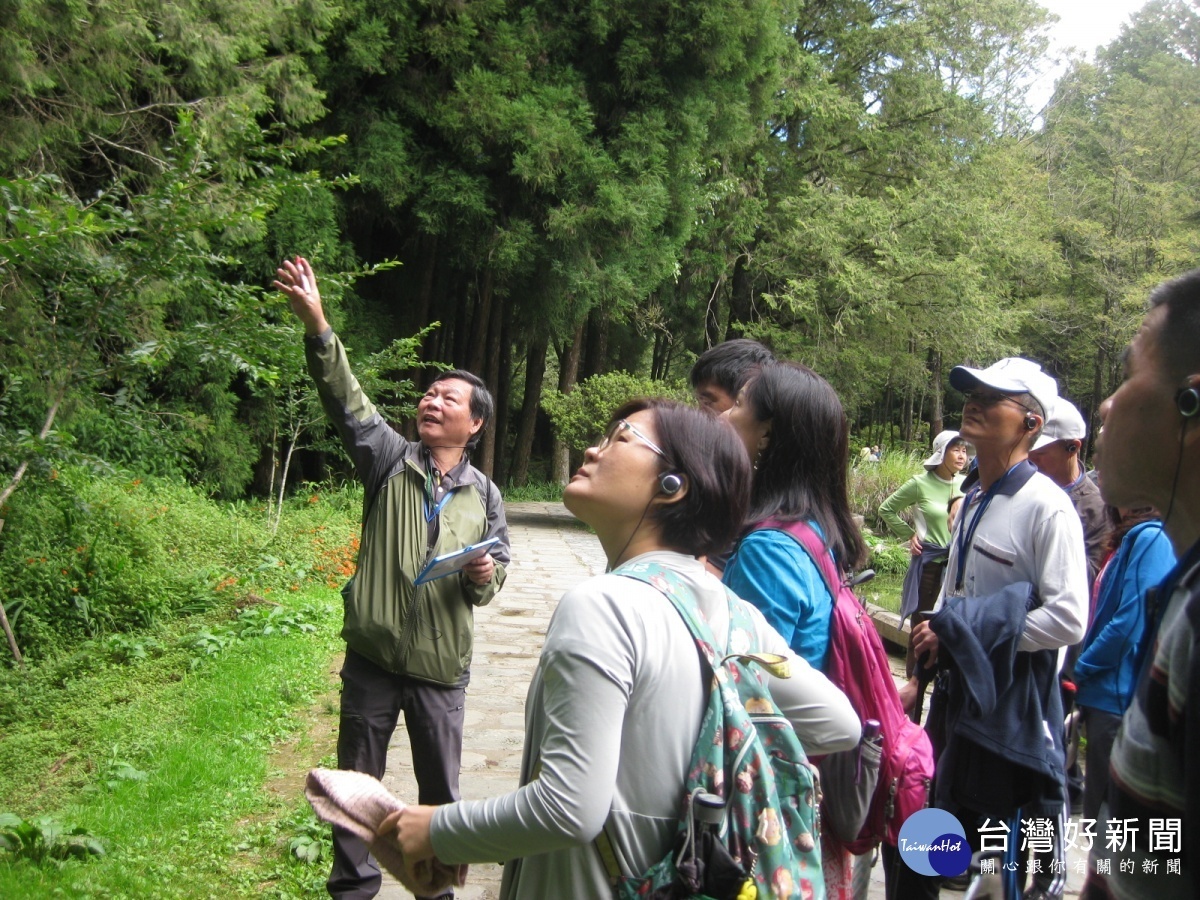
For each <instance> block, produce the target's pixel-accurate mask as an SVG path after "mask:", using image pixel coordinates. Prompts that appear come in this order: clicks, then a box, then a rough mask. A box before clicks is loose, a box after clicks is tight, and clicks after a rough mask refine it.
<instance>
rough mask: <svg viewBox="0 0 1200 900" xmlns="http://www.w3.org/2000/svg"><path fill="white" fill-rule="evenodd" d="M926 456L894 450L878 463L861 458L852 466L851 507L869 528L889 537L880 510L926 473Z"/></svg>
mask: <svg viewBox="0 0 1200 900" xmlns="http://www.w3.org/2000/svg"><path fill="white" fill-rule="evenodd" d="M922 459H924V454H921V453H905V452H904V451H902V450H893V451H889V452H888V453H885V454H883V458H882V459H880V460H878V461H861V460H859V459H858V458H857V457H856V458H855V460H854V464H853V465H852V466H851V467H850V485H849V492H850V508H851V509H852V510H853V511H854V512H855V513H857V514H858V515H860V516H862V517H863V518H864V519H865V520H866V523H867V525H868V526H869V527H871V528H872V529H874V530H876V531H878V532H879V533H880V534H887V525H886V524H885V523H884V521H883V520H882V519H880V518H879V507H880V505H881V504H882V503H883V501H884V500H886V499H887V498H888V497H890V496H891V495H892V494H893V493H895V491H896V489H897V488H899V487H900V485H902V484H904V482H906V481H908V479H910V478H912V477H913V476H914V475H919V474H920V473H921V471H922V467H921V461H922Z"/></svg>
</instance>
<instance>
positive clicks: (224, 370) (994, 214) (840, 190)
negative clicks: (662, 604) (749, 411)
mask: <svg viewBox="0 0 1200 900" xmlns="http://www.w3.org/2000/svg"><path fill="white" fill-rule="evenodd" d="M1049 21H1050V19H1049V14H1048V13H1047V12H1046V11H1045V10H1044V9H1043V8H1041V7H1039V6H1038V5H1037V4H1036V3H1034V2H1032V0H921V2H911V0H830V2H824V0H818V2H809V3H802V4H801V3H791V2H788V0H709V2H705V3H682V2H678V0H649V2H647V0H639V2H637V3H633V2H625V0H593V2H588V3H583V2H568V3H563V2H560V0H553V2H546V0H432V2H427V0H420V2H417V0H413V2H399V3H398V2H391V0H389V2H386V3H385V2H379V0H300V2H297V0H216V2H206V3H196V2H180V3H173V4H160V3H157V2H144V0H120V2H115V3H104V4H98V3H84V2H76V0H68V2H62V0H53V2H42V0H16V2H11V3H6V4H4V5H3V6H2V7H0V197H2V198H3V202H4V217H3V225H2V226H0V304H2V306H3V312H4V320H5V326H6V327H5V329H4V335H3V339H2V340H0V471H2V472H3V474H4V478H3V480H2V483H0V518H3V517H4V516H6V515H7V516H9V519H10V521H9V524H8V530H7V531H6V532H3V533H2V534H3V542H4V547H3V550H2V551H0V552H4V553H8V555H10V556H11V555H12V554H11V553H10V552H9V551H10V550H11V548H12V546H13V545H14V542H21V541H22V538H21V536H20V535H18V534H16V533H14V531H15V528H14V526H15V522H13V521H11V514H12V513H13V512H14V510H15V509H17V507H14V506H13V505H12V504H14V503H19V502H26V503H36V502H37V501H36V498H35V497H32V496H31V498H30V499H28V500H26V501H19V500H18V498H19V497H20V496H21V494H22V493H25V494H29V495H35V494H36V493H37V492H38V491H39V490H49V489H50V488H48V487H47V485H49V484H50V483H51V482H52V481H53V478H52V477H51V475H52V474H53V473H55V472H57V471H59V470H60V469H62V468H63V467H68V466H85V467H91V470H92V471H94V472H96V473H103V472H121V473H130V474H132V476H134V477H151V476H154V477H163V478H167V479H174V480H176V481H180V482H184V483H186V484H189V485H192V486H193V487H194V488H196V489H197V490H199V491H200V492H202V493H203V494H205V495H207V496H209V497H211V498H214V499H215V500H219V501H233V500H243V499H254V498H265V499H266V502H267V503H268V504H269V509H268V521H269V522H270V527H271V528H273V529H274V528H278V524H279V516H280V511H281V509H282V501H283V499H284V498H285V496H286V495H288V494H289V493H290V492H294V490H296V489H297V488H298V487H299V486H301V485H303V484H304V483H306V482H313V481H320V480H323V479H328V478H329V477H330V476H331V475H334V476H345V475H346V474H347V470H346V468H345V463H344V461H342V460H341V459H340V458H338V457H336V450H335V448H333V447H332V445H331V444H330V443H329V440H328V435H327V432H326V429H325V426H324V423H323V420H322V416H321V414H320V411H319V408H318V407H317V406H316V405H315V403H314V398H313V392H312V390H311V388H310V385H309V383H308V379H307V376H306V374H305V372H304V366H303V358H302V349H301V341H300V336H299V330H298V328H297V327H296V324H295V323H294V322H293V321H292V320H291V318H290V316H289V315H288V313H287V309H286V305H285V304H284V303H282V302H281V301H280V299H279V298H278V296H276V295H274V294H272V292H271V291H270V288H269V287H268V285H269V282H270V280H271V278H272V273H273V270H274V268H275V266H276V265H277V263H278V260H279V259H280V258H281V257H282V256H284V255H287V254H293V253H303V254H304V255H306V256H308V257H309V258H311V259H312V260H313V261H314V263H315V265H316V266H317V268H318V271H319V272H320V273H321V275H322V286H323V294H324V296H325V299H326V303H327V306H328V307H329V309H330V318H331V320H332V321H333V322H334V324H335V327H336V329H337V330H338V332H339V333H340V334H341V335H342V337H343V339H344V341H345V342H346V343H347V345H348V346H349V348H350V352H351V355H352V360H353V363H354V365H355V366H356V369H357V371H358V372H359V373H360V375H361V378H362V380H363V381H364V383H365V384H366V387H367V389H368V391H370V392H371V393H372V394H373V395H374V396H375V398H376V400H377V401H378V402H379V404H380V405H381V407H383V409H384V410H385V412H386V413H387V414H388V415H390V416H391V417H392V418H393V419H394V420H395V421H397V422H400V421H403V419H404V418H405V414H406V411H408V410H409V409H411V403H412V401H413V398H414V396H416V394H417V392H419V390H420V387H421V385H422V379H423V378H426V377H427V374H426V370H428V369H429V368H436V367H437V366H438V365H454V366H461V367H465V368H468V369H471V370H473V371H476V372H478V373H480V374H481V375H483V376H484V377H485V379H486V380H487V382H488V384H489V385H490V386H491V387H492V390H493V392H494V393H495V395H496V397H497V400H498V415H497V418H496V421H495V424H494V426H493V427H491V428H489V429H488V430H487V432H486V434H485V437H484V440H483V442H482V445H481V447H480V449H479V450H478V452H477V459H476V462H477V464H478V465H479V466H480V467H481V468H483V469H484V471H486V472H488V473H489V474H490V475H491V476H492V477H493V478H494V479H495V480H496V481H497V482H498V483H500V484H501V485H502V486H508V485H523V484H525V483H526V482H528V481H529V480H531V479H532V480H534V481H551V482H553V481H558V482H561V481H563V480H565V477H566V473H567V472H568V471H570V464H571V460H572V454H574V455H575V457H576V458H578V454H579V452H580V451H581V449H582V448H583V447H584V446H586V442H587V440H588V439H589V438H591V437H594V431H595V427H596V424H597V420H598V418H599V420H600V421H602V418H601V417H602V416H603V414H604V412H606V411H607V409H609V408H611V406H612V404H613V402H614V401H615V400H619V399H622V397H623V396H625V395H628V394H629V393H636V392H641V391H666V392H670V391H678V390H680V386H681V384H682V383H683V381H684V379H685V378H686V374H687V372H688V369H689V368H690V366H691V364H692V362H693V361H694V359H695V357H696V356H697V354H698V353H700V352H702V351H703V350H704V349H705V348H706V347H709V346H711V345H713V344H715V343H718V342H720V341H722V340H725V339H728V338H730V337H735V336H748V337H753V338H757V339H759V340H761V341H763V342H764V343H766V344H768V345H769V346H771V347H772V348H773V349H774V350H775V351H776V353H777V354H778V355H780V356H782V357H786V358H790V359H795V360H799V361H802V362H804V363H807V364H809V365H810V366H812V367H813V368H814V369H816V370H817V371H818V372H820V373H821V374H823V375H824V376H826V377H827V378H828V379H829V380H830V381H831V382H832V383H833V384H834V386H835V387H836V388H837V390H838V392H839V394H840V395H841V397H842V399H843V402H844V403H845V405H846V409H847V412H848V414H849V416H850V418H851V421H852V422H853V428H854V435H855V440H856V442H857V443H859V444H863V443H870V444H882V445H884V446H885V447H886V448H892V447H900V448H919V447H921V446H922V445H923V444H924V443H925V442H927V441H928V437H929V435H930V434H932V433H936V432H937V431H939V430H940V429H941V428H942V427H943V426H945V425H952V424H953V422H954V420H955V413H956V411H957V409H958V407H959V398H958V397H957V395H956V394H955V393H954V392H953V391H952V390H951V389H950V388H949V386H948V384H947V379H946V376H947V372H948V369H949V367H950V366H952V365H954V364H956V363H959V362H964V361H965V362H976V363H986V362H988V361H990V360H992V359H994V358H996V357H998V356H1001V355H1005V354H1009V353H1021V354H1023V355H1026V356H1029V357H1032V358H1034V359H1036V360H1038V361H1039V362H1041V363H1042V365H1043V366H1044V367H1045V368H1046V369H1047V370H1048V371H1049V372H1050V373H1051V374H1053V375H1054V376H1055V377H1056V378H1058V380H1059V384H1060V387H1061V389H1062V392H1063V393H1064V394H1065V395H1067V396H1069V397H1070V398H1072V399H1073V400H1074V401H1075V402H1076V403H1077V405H1078V406H1079V407H1080V408H1081V409H1082V410H1083V411H1084V414H1085V416H1086V417H1087V418H1088V419H1089V420H1090V421H1091V422H1092V423H1093V424H1095V420H1096V407H1097V405H1098V403H1099V402H1100V400H1101V399H1102V398H1103V397H1104V396H1105V395H1106V394H1107V393H1108V392H1109V391H1110V390H1111V389H1112V388H1113V386H1114V384H1115V383H1116V381H1117V380H1118V379H1119V377H1120V357H1119V352H1120V349H1121V348H1122V347H1123V345H1124V344H1125V342H1126V341H1127V339H1128V337H1129V335H1130V333H1131V331H1132V329H1133V328H1134V327H1135V323H1136V322H1137V320H1138V319H1139V316H1140V310H1141V308H1142V305H1143V303H1144V299H1145V296H1146V293H1147V291H1148V289H1149V288H1150V287H1151V286H1153V285H1154V284H1156V283H1157V282H1159V281H1161V280H1162V279H1163V278H1165V277H1169V276H1171V275H1175V274H1178V273H1180V272H1182V271H1184V270H1186V269H1188V268H1190V267H1191V266H1192V265H1194V263H1195V260H1196V258H1197V252H1196V251H1197V246H1198V243H1200V215H1198V212H1200V210H1198V204H1197V198H1198V193H1200V165H1198V163H1200V154H1198V152H1197V147H1198V146H1200V140H1198V139H1200V104H1198V103H1197V100H1198V99H1200V67H1198V66H1197V62H1198V58H1200V13H1198V11H1197V6H1196V4H1194V3H1185V2H1181V0H1153V2H1151V3H1149V4H1147V5H1146V6H1145V7H1144V8H1143V9H1142V10H1141V11H1140V12H1138V13H1137V14H1135V15H1134V16H1133V17H1132V19H1131V20H1130V22H1129V24H1128V25H1126V26H1124V27H1123V28H1122V31H1121V34H1120V36H1119V37H1118V38H1117V39H1115V40H1114V41H1113V42H1112V43H1111V44H1109V45H1108V46H1106V47H1102V48H1099V50H1098V51H1097V53H1096V54H1095V56H1094V57H1093V58H1090V59H1085V58H1078V59H1076V60H1074V61H1073V62H1072V64H1071V65H1070V66H1069V67H1068V68H1067V70H1066V71H1065V73H1064V74H1063V75H1062V77H1061V78H1060V79H1059V80H1058V82H1057V84H1056V87H1055V91H1054V94H1053V97H1052V98H1051V100H1050V101H1049V103H1048V105H1047V106H1046V108H1044V109H1042V110H1037V111H1035V110H1031V109H1030V108H1028V106H1027V104H1026V101H1025V87H1026V86H1027V85H1028V83H1029V80H1030V78H1031V77H1033V76H1034V75H1035V74H1036V72H1037V71H1038V70H1039V67H1041V66H1042V65H1044V62H1045V61H1044V58H1043V54H1044V53H1045V50H1046V47H1047V37H1046V34H1047V28H1048V24H1049ZM366 275H369V276H370V277H363V276H366ZM331 450H332V451H333V453H330V452H329V451H331ZM298 451H300V452H298ZM26 475H30V476H31V477H30V478H29V479H28V480H26ZM33 476H40V477H33ZM22 481H26V485H25V487H23V488H22V487H21V483H22ZM57 490H59V491H60V493H61V491H62V489H61V487H60V488H57ZM76 499H77V498H76ZM25 550H30V548H29V547H24V548H23V549H22V551H21V552H22V553H24V551H25ZM36 550H37V548H36V547H34V548H32V550H31V551H30V553H25V557H26V558H30V556H31V554H32V555H36ZM10 562H11V560H10ZM11 568H12V566H11V565H9V566H7V569H6V571H5V572H4V574H5V576H6V577H5V587H4V589H3V590H4V594H5V597H4V599H5V604H6V606H7V605H8V604H10V603H18V604H19V603H21V602H22V601H25V602H27V601H28V598H27V597H25V596H24V595H23V594H22V592H21V590H22V589H21V588H20V586H19V584H18V583H17V582H16V581H14V580H13V578H11V577H9V576H10V575H11V574H12V572H11ZM62 589H63V590H64V591H65V590H66V586H65V585H64V586H63V587H62ZM76 602H78V601H76ZM18 611H19V610H18ZM85 618H86V616H85ZM54 627H55V628H56V627H57V626H54Z"/></svg>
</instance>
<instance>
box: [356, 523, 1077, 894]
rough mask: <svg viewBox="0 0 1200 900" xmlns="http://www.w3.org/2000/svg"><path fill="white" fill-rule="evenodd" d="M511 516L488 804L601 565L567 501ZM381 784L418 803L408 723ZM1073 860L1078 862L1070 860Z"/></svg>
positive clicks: (485, 786) (480, 781) (487, 890)
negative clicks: (560, 625)
mask: <svg viewBox="0 0 1200 900" xmlns="http://www.w3.org/2000/svg"><path fill="white" fill-rule="evenodd" d="M507 514H508V524H509V534H510V537H511V539H512V551H513V563H512V565H511V566H510V567H509V570H508V580H507V582H506V583H505V585H504V589H503V590H502V591H501V592H500V594H499V595H498V596H497V597H496V599H495V600H493V601H492V602H491V603H490V604H489V605H488V606H485V607H483V608H482V609H479V610H477V611H476V615H475V656H474V661H473V663H472V667H471V668H472V673H471V685H470V688H468V691H467V710H466V727H465V733H464V736H463V764H462V776H461V790H462V795H463V797H467V798H483V797H492V796H496V795H498V794H503V793H506V792H508V791H510V790H512V789H513V788H515V787H516V786H517V782H518V776H519V774H520V766H521V745H522V743H523V740H524V731H525V729H524V721H525V718H524V716H525V712H524V710H525V692H526V688H527V687H528V685H529V680H530V678H531V676H532V674H533V670H534V667H535V666H536V664H537V657H538V654H539V653H540V651H541V648H542V642H543V640H544V638H545V635H546V626H547V625H548V624H549V622H550V615H551V613H552V612H553V611H554V607H555V605H556V604H557V603H558V598H559V597H561V596H562V595H563V593H564V592H565V591H566V590H567V589H568V588H570V587H571V586H572V585H574V584H576V583H578V582H579V581H581V580H583V579H584V578H587V577H588V576H590V575H596V574H599V573H601V572H603V571H604V568H605V560H604V554H603V553H602V552H601V550H600V544H599V542H598V541H597V540H596V538H595V536H594V535H592V534H591V533H590V532H589V531H588V530H587V529H586V528H584V527H583V526H582V525H581V524H580V523H579V522H578V521H577V520H576V519H575V518H574V517H573V516H571V514H570V513H568V512H567V511H566V510H565V509H564V508H563V507H562V505H561V504H559V503H510V504H508V505H507ZM903 671H904V661H903V659H899V660H897V659H895V658H893V673H894V674H895V675H896V676H897V678H899V677H900V676H902V675H903ZM383 782H384V784H385V785H387V787H388V789H389V790H391V791H393V792H394V793H396V794H398V795H399V796H401V797H404V798H414V797H416V793H417V789H416V782H415V781H414V779H413V776H412V761H411V755H410V752H409V746H408V737H407V735H406V733H405V731H404V727H403V724H401V725H400V727H398V728H397V729H396V735H395V737H394V738H393V740H392V745H391V747H390V748H389V750H388V763H387V774H386V775H385V776H384V779H383ZM1074 859H1075V857H1074V856H1072V857H1071V860H1072V862H1073V861H1074ZM501 871H502V870H501V867H500V866H498V865H491V864H488V865H476V866H472V867H471V875H470V879H469V883H468V884H467V886H466V887H464V888H462V889H461V890H459V891H458V894H457V896H458V897H459V898H461V900H496V898H497V897H498V896H499V887H500V875H501ZM1069 871H1070V872H1071V875H1070V878H1069V884H1068V892H1067V895H1068V896H1075V895H1077V893H1078V890H1079V887H1080V886H1081V885H1080V882H1081V879H1080V878H1079V876H1078V875H1076V874H1074V873H1073V871H1072V870H1069ZM378 896H379V898H380V900H410V898H411V897H412V895H411V894H409V893H408V891H406V890H404V888H402V887H400V885H399V884H397V883H396V882H395V881H394V880H393V879H392V878H391V877H390V876H389V875H387V873H386V872H385V873H384V884H383V889H382V890H381V891H380V893H379V895H378ZM883 897H884V889H883V874H882V866H881V865H876V866H875V868H874V870H873V871H872V880H871V891H870V898H871V900H883ZM942 897H943V898H959V897H962V894H961V893H955V892H952V891H949V890H943V891H942ZM548 900H551V898H548ZM552 900H558V898H552ZM562 900H570V898H562Z"/></svg>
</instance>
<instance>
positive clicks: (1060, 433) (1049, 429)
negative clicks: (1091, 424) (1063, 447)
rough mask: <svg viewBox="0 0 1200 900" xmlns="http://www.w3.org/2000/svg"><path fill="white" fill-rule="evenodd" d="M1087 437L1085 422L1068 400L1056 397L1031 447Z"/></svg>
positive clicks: (1039, 447) (1035, 447)
mask: <svg viewBox="0 0 1200 900" xmlns="http://www.w3.org/2000/svg"><path fill="white" fill-rule="evenodd" d="M1085 437H1087V424H1086V423H1085V422H1084V421H1083V416H1082V415H1080V414H1079V410H1078V409H1077V408H1076V407H1075V404H1074V403H1072V402H1071V401H1070V400H1066V399H1064V398H1062V397H1058V398H1056V399H1055V401H1054V405H1053V407H1052V408H1051V409H1050V415H1048V416H1047V417H1046V424H1045V425H1043V426H1042V433H1041V434H1039V435H1038V438H1037V440H1036V441H1034V442H1033V449H1034V450H1040V449H1041V448H1042V447H1045V446H1046V445H1047V444H1053V443H1054V442H1055V441H1082V440H1083V439H1084V438H1085Z"/></svg>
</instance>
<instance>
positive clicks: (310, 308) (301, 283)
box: [272, 256, 329, 336]
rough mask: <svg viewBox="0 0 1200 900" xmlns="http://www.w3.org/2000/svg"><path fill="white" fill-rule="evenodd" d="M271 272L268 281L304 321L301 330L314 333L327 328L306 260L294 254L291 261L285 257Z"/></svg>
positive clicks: (320, 332) (315, 279) (318, 291)
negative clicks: (273, 277) (273, 274)
mask: <svg viewBox="0 0 1200 900" xmlns="http://www.w3.org/2000/svg"><path fill="white" fill-rule="evenodd" d="M275 275H276V279H275V281H273V282H272V284H273V285H274V286H275V288H276V289H277V290H278V291H279V292H280V293H282V294H283V295H284V296H286V297H287V298H288V301H289V302H290V303H291V306H292V312H293V313H295V314H296V318H298V319H299V320H300V321H301V322H303V323H304V333H305V334H307V335H310V336H315V335H318V334H322V333H323V332H325V331H326V330H328V328H329V322H328V321H327V320H326V319H325V311H324V310H323V309H322V307H321V292H320V290H319V289H318V288H317V276H316V274H315V273H314V272H313V269H312V265H311V264H310V263H309V261H308V260H307V259H305V258H304V257H303V256H297V257H296V258H295V259H294V260H292V259H285V260H284V261H283V262H282V263H281V264H280V266H279V268H278V269H276V270H275Z"/></svg>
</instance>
